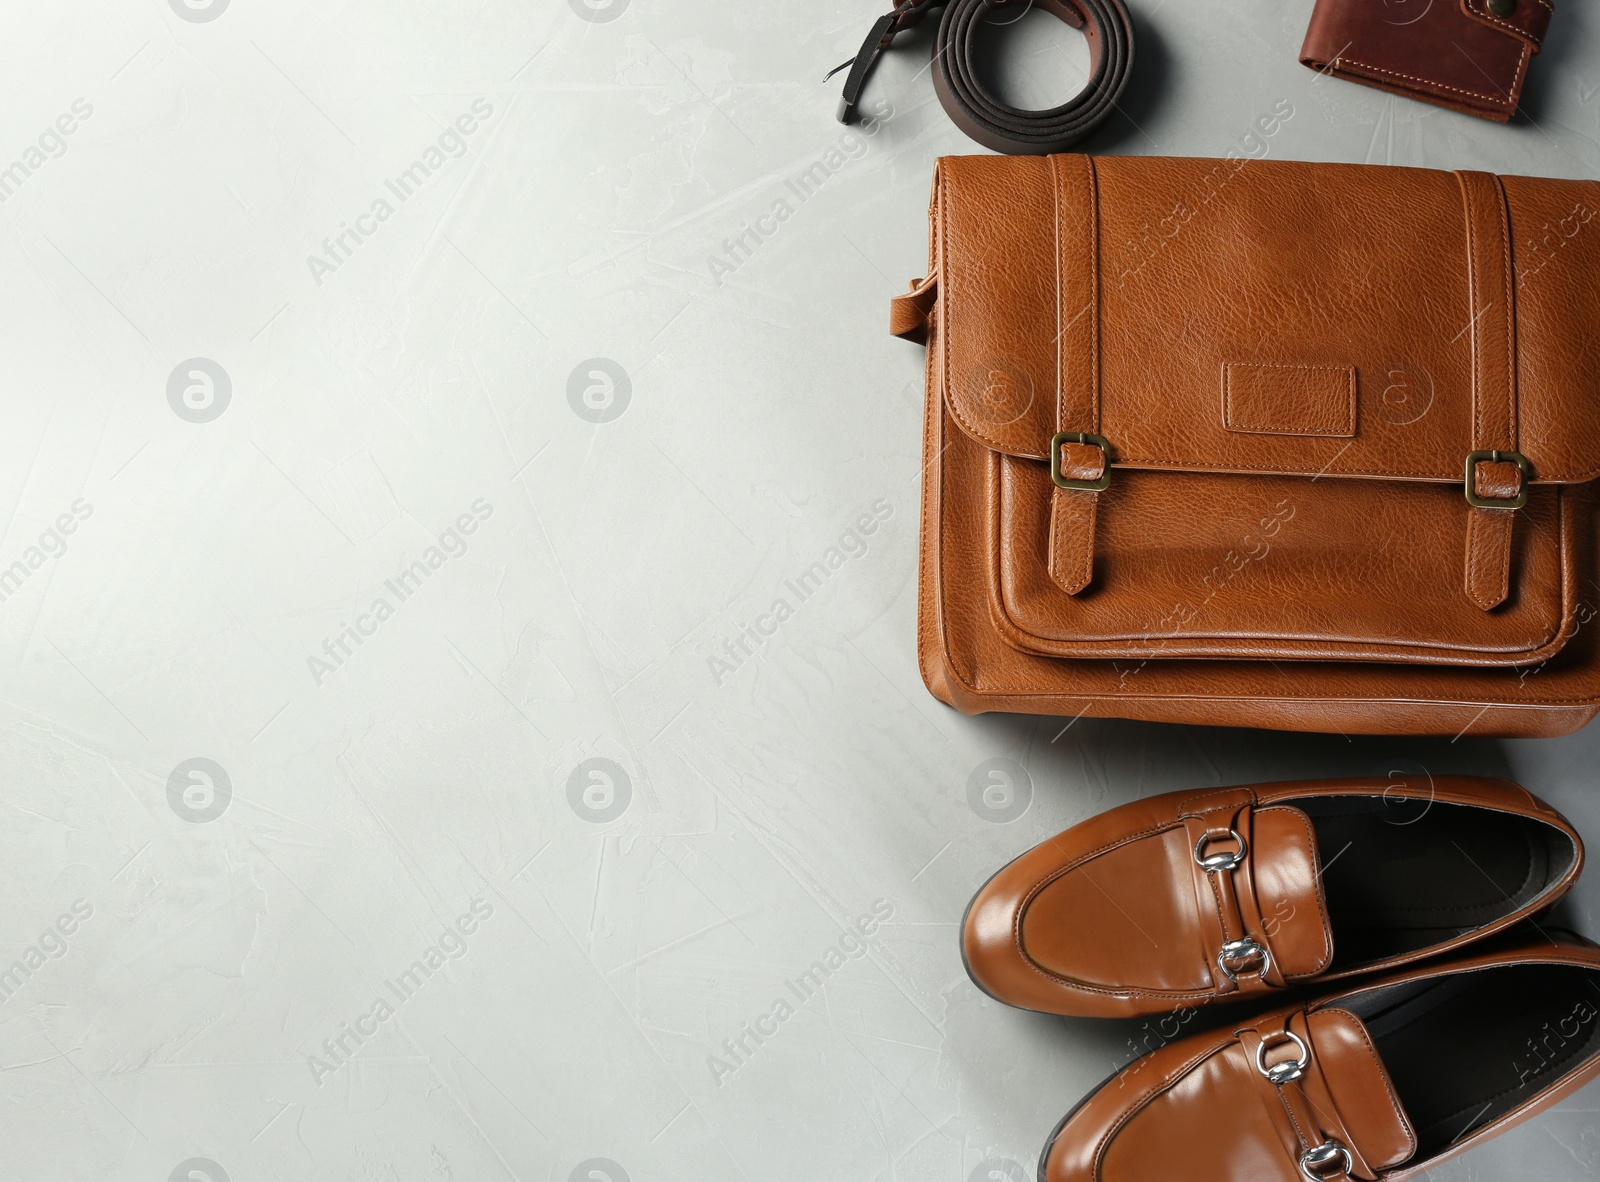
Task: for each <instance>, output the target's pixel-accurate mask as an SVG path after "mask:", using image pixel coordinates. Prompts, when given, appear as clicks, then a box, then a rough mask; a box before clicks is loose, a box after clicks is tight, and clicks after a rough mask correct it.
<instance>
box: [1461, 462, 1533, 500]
mask: <svg viewBox="0 0 1600 1182" xmlns="http://www.w3.org/2000/svg"><path fill="white" fill-rule="evenodd" d="M1482 463H1490V464H1515V465H1516V466H1517V471H1518V472H1520V473H1521V474H1522V482H1521V485H1522V486H1521V488H1519V489H1518V490H1517V495H1516V496H1514V497H1509V498H1506V499H1504V500H1502V499H1500V498H1498V497H1480V496H1479V495H1478V465H1479V464H1482ZM1532 480H1533V465H1532V464H1530V463H1529V462H1528V457H1527V456H1525V455H1523V454H1522V453H1521V452H1520V451H1494V450H1488V451H1484V450H1479V451H1469V452H1468V453H1467V476H1466V482H1465V484H1464V485H1463V491H1464V492H1465V493H1466V494H1467V504H1469V505H1471V506H1472V507H1473V508H1474V509H1520V508H1522V506H1524V505H1526V504H1527V503H1528V485H1529V484H1530V483H1531V482H1532Z"/></svg>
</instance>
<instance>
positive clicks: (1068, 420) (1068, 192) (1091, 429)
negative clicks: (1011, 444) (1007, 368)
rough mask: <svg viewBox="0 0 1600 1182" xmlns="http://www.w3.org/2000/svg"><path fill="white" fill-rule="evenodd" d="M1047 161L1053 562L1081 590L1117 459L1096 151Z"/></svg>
mask: <svg viewBox="0 0 1600 1182" xmlns="http://www.w3.org/2000/svg"><path fill="white" fill-rule="evenodd" d="M1043 164H1044V166H1045V167H1046V168H1048V169H1049V170H1050V178H1051V182H1052V185H1053V188H1054V192H1055V205H1056V430H1057V434H1056V436H1055V437H1054V439H1052V440H1051V443H1050V447H1051V450H1052V451H1053V452H1054V454H1053V455H1052V456H1051V462H1050V473H1051V477H1052V479H1053V480H1054V481H1055V484H1056V487H1055V489H1054V495H1053V496H1052V497H1051V500H1050V553H1049V559H1048V561H1049V569H1050V578H1051V579H1052V580H1053V581H1054V582H1055V584H1056V586H1058V587H1060V588H1061V589H1062V590H1063V591H1065V592H1066V593H1067V594H1068V595H1076V594H1078V593H1079V592H1080V591H1082V590H1083V589H1084V588H1086V587H1087V586H1088V585H1089V583H1090V582H1091V581H1092V580H1093V578H1094V533H1095V517H1096V513H1097V511H1098V509H1099V506H1100V488H1103V487H1104V482H1105V481H1107V480H1108V479H1109V477H1110V464H1111V457H1110V455H1109V454H1108V452H1107V450H1106V447H1105V442H1104V440H1103V439H1101V437H1100V435H1099V431H1100V315H1099V281H1100V276H1099V271H1100V226H1099V216H1098V213H1099V209H1098V206H1099V202H1098V199H1097V193H1096V185H1095V171H1094V158H1093V157H1092V156H1052V157H1050V158H1049V159H1047V160H1045V161H1043ZM1096 441H1098V442H1096ZM1063 481H1065V483H1063ZM1097 485H1098V486H1100V488H1097V487H1095V486H1097Z"/></svg>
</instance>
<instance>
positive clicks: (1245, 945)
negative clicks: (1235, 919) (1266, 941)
mask: <svg viewBox="0 0 1600 1182" xmlns="http://www.w3.org/2000/svg"><path fill="white" fill-rule="evenodd" d="M1230 960H1240V961H1253V960H1259V961H1260V964H1259V966H1258V967H1256V968H1253V969H1252V968H1244V967H1240V968H1238V969H1230V968H1229V967H1228V962H1229V961H1230ZM1271 967H1272V954H1271V953H1269V952H1268V951H1267V950H1266V948H1264V947H1263V946H1262V945H1260V944H1257V943H1256V942H1255V941H1254V940H1252V939H1251V938H1250V937H1249V936H1246V937H1245V938H1244V939H1242V940H1229V941H1228V942H1227V943H1226V944H1224V945H1223V946H1222V951H1221V952H1218V953H1217V970H1218V971H1219V972H1220V973H1221V974H1222V975H1223V976H1224V977H1226V978H1228V980H1230V981H1238V979H1239V974H1240V973H1241V972H1242V973H1244V974H1246V975H1247V976H1251V977H1265V976H1266V975H1267V970H1268V969H1269V968H1271Z"/></svg>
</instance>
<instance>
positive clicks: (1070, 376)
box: [932, 0, 1600, 483]
mask: <svg viewBox="0 0 1600 1182" xmlns="http://www.w3.org/2000/svg"><path fill="white" fill-rule="evenodd" d="M1532 2H1533V0H1529V3H1532ZM1079 161H1080V162H1083V161H1082V158H1079ZM1087 163H1088V165H1089V167H1088V168H1087V176H1088V177H1089V178H1090V182H1089V184H1088V185H1087V186H1086V187H1081V188H1079V187H1074V188H1072V189H1071V190H1064V189H1063V180H1062V177H1063V175H1065V174H1064V172H1063V170H1062V168H1061V167H1060V166H1059V163H1058V165H1057V166H1055V167H1053V166H1052V164H1051V158H1043V157H1021V156H1013V157H1007V156H973V157H946V158H944V159H942V160H940V162H939V166H938V170H937V173H936V176H935V188H934V203H933V209H932V214H933V226H932V233H933V238H934V242H933V248H934V249H933V256H934V257H933V262H934V266H935V271H936V275H937V278H938V302H937V310H936V315H937V316H938V318H939V323H940V332H939V334H938V339H937V343H936V347H937V348H938V349H939V350H940V355H939V357H938V358H936V362H937V366H938V371H939V373H940V374H941V375H942V382H943V387H944V396H945V399H946V402H947V405H948V406H949V408H950V412H951V415H952V417H953V418H954V419H955V420H956V421H957V422H958V423H959V424H960V426H961V427H962V429H963V430H965V431H966V432H967V433H968V434H969V435H971V436H972V437H973V438H974V439H976V440H978V441H979V442H981V443H983V444H985V445H986V446H988V447H990V448H992V449H994V450H996V451H1000V452H1004V453H1006V454H1009V455H1013V456H1019V457H1030V458H1035V459H1044V458H1045V457H1046V456H1047V455H1048V453H1049V449H1050V441H1051V438H1052V436H1054V435H1055V433H1056V432H1058V431H1080V432H1093V433H1095V434H1097V435H1100V436H1104V437H1105V438H1106V439H1108V440H1109V441H1110V445H1111V456H1112V462H1113V465H1114V466H1116V467H1127V468H1145V469H1173V470H1182V471H1191V472H1228V473H1273V474H1280V475H1299V476H1345V477H1366V478H1377V479H1391V480H1423V481H1448V482H1453V483H1460V482H1461V480H1462V478H1463V465H1464V462H1465V459H1466V456H1467V454H1468V452H1470V451H1472V450H1473V449H1474V448H1475V447H1477V446H1481V445H1480V444H1477V443H1475V442H1474V439H1475V438H1479V437H1480V436H1479V435H1478V434H1477V433H1476V432H1477V429H1478V428H1480V427H1481V423H1480V422H1478V421H1476V420H1475V415H1479V414H1481V413H1482V411H1481V410H1479V409H1478V408H1475V405H1474V402H1475V400H1474V392H1475V390H1474V383H1475V381H1476V382H1477V383H1478V386H1479V389H1480V391H1481V393H1480V400H1482V399H1486V398H1494V397H1498V399H1499V401H1498V403H1497V404H1496V405H1498V406H1499V407H1500V410H1501V412H1503V409H1504V404H1505V389H1506V386H1507V385H1508V384H1509V387H1510V392H1511V397H1512V401H1513V406H1514V408H1515V416H1514V424H1513V431H1514V438H1515V440H1516V447H1517V449H1518V450H1519V451H1521V452H1522V454H1523V455H1525V456H1526V457H1527V458H1528V460H1529V461H1530V462H1531V466H1532V473H1533V479H1534V481H1535V482H1538V483H1567V482H1581V481H1587V480H1591V479H1593V478H1594V477H1595V476H1596V475H1597V474H1600V415H1597V413H1596V412H1597V411H1600V333H1596V332H1595V331H1594V328H1593V326H1594V322H1595V318H1596V313H1597V311H1600V222H1597V216H1600V186H1597V184H1596V183H1595V182H1593V181H1567V180H1546V179H1537V178H1527V177H1504V178H1501V179H1500V181H1499V185H1500V188H1501V189H1503V193H1504V203H1503V210H1504V217H1503V218H1500V219H1499V220H1496V221H1491V222H1490V223H1489V225H1490V227H1491V229H1493V231H1494V233H1493V234H1492V235H1486V234H1485V232H1484V223H1483V220H1482V219H1483V216H1484V215H1483V214H1482V208H1483V205H1482V200H1481V197H1480V199H1479V209H1478V212H1477V213H1476V214H1475V213H1474V209H1473V205H1472V198H1471V197H1470V196H1469V195H1468V188H1469V185H1468V180H1467V179H1465V177H1476V178H1479V179H1480V180H1481V181H1482V183H1484V184H1487V185H1488V186H1489V187H1490V189H1491V191H1492V190H1493V189H1494V183H1495V182H1494V179H1493V178H1489V177H1486V176H1485V175H1484V174H1465V177H1463V176H1458V175H1457V174H1452V173H1448V172H1440V171H1434V170H1428V169H1415V168H1392V167H1383V166H1366V165H1344V164H1306V163H1298V162H1288V161H1267V160H1242V159H1224V160H1203V159H1177V158H1162V157H1097V158H1095V159H1094V160H1093V161H1092V162H1087ZM1478 191H1479V192H1480V193H1481V187H1480V189H1479V190H1478ZM1498 200H1499V199H1498V197H1496V201H1497V202H1498ZM1091 203H1092V208H1090V207H1089V206H1090V204H1091ZM1474 217H1476V218H1477V219H1478V220H1477V221H1476V222H1475V221H1474ZM1506 225H1509V230H1503V229H1502V228H1503V227H1504V226H1506ZM1086 228H1087V229H1086ZM1469 237H1470V238H1471V239H1472V246H1471V247H1470V248H1469ZM1490 242H1492V243H1495V244H1497V245H1498V247H1499V250H1498V251H1497V252H1496V251H1490V250H1489V249H1488V248H1487V246H1486V245H1485V244H1486V243H1490ZM1471 250H1476V251H1477V252H1478V256H1477V258H1476V260H1474V259H1472V258H1471V257H1469V256H1470V251H1471ZM1485 276H1489V277H1490V278H1493V277H1495V276H1498V277H1499V280H1500V281H1498V282H1486V281H1485ZM1480 288H1482V289H1485V290H1478V289H1480ZM1085 318H1088V319H1085ZM1086 324H1092V326H1093V327H1092V330H1091V331H1090V332H1089V333H1088V334H1087V335H1085V333H1084V332H1083V326H1084V325H1086ZM1485 326H1490V328H1489V329H1486V328H1485ZM1491 329H1492V331H1491ZM1069 339H1071V340H1077V341H1082V340H1089V341H1091V342H1092V345H1091V346H1085V347H1083V348H1080V347H1078V346H1074V348H1073V349H1071V350H1069V349H1066V348H1064V347H1062V346H1061V342H1062V341H1064V340H1069ZM1088 347H1092V355H1091V354H1090V353H1087V352H1085V351H1084V348H1088ZM1086 365H1088V366H1093V367H1098V371H1099V372H1098V376H1097V381H1095V380H1094V379H1095V375H1092V374H1091V375H1088V376H1087V378H1086V375H1085V374H1083V373H1081V372H1076V371H1078V370H1081V369H1083V368H1084V367H1085V366H1086ZM1495 367H1498V370H1496V368H1495ZM1063 368H1065V369H1067V370H1068V371H1069V372H1068V373H1067V375H1066V378H1067V381H1066V382H1065V383H1063V380H1062V374H1061V370H1062V369H1063ZM1486 372H1490V373H1495V372H1497V373H1498V374H1500V375H1501V381H1500V389H1499V392H1498V394H1497V393H1496V390H1495V388H1494V383H1493V382H1486V381H1485V379H1484V377H1483V375H1484V373H1486ZM1085 380H1089V381H1094V384H1095V391H1094V397H1095V398H1096V400H1097V405H1096V412H1097V415H1098V419H1099V421H1098V423H1097V424H1086V423H1080V422H1076V421H1063V419H1064V418H1071V417H1074V416H1075V415H1077V414H1078V413H1079V412H1078V411H1077V410H1074V411H1071V412H1066V411H1064V410H1063V409H1062V408H1063V406H1069V407H1081V406H1082V405H1083V402H1082V399H1081V398H1079V397H1077V396H1063V395H1062V393H1061V392H1062V390H1063V389H1064V387H1077V386H1080V385H1081V384H1082V383H1083V382H1084V381H1085ZM1502 417H1503V413H1502Z"/></svg>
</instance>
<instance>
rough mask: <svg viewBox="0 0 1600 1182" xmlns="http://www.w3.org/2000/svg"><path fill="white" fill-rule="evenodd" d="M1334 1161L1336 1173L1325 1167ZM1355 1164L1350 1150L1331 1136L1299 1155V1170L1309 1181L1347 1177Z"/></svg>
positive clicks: (1322, 1181) (1323, 1181) (1325, 1181)
mask: <svg viewBox="0 0 1600 1182" xmlns="http://www.w3.org/2000/svg"><path fill="white" fill-rule="evenodd" d="M1335 1162H1337V1163H1338V1172H1337V1173H1335V1172H1333V1171H1331V1170H1329V1169H1328V1168H1327V1167H1329V1166H1331V1165H1333V1164H1334V1163H1335ZM1355 1164H1356V1163H1355V1159H1354V1158H1352V1157H1351V1156H1350V1151H1349V1150H1348V1149H1346V1148H1345V1147H1344V1146H1343V1145H1340V1144H1339V1142H1337V1141H1335V1140H1333V1139H1332V1138H1330V1139H1328V1140H1326V1141H1324V1142H1323V1143H1322V1144H1321V1145H1318V1146H1317V1147H1316V1148H1315V1149H1308V1150H1306V1151H1305V1152H1304V1153H1302V1154H1301V1155H1300V1172H1301V1173H1302V1174H1304V1175H1305V1176H1306V1177H1307V1178H1308V1179H1310V1182H1329V1180H1330V1179H1333V1178H1338V1177H1340V1176H1343V1177H1346V1178H1348V1177H1349V1176H1350V1171H1351V1170H1352V1169H1353V1168H1355Z"/></svg>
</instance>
